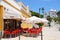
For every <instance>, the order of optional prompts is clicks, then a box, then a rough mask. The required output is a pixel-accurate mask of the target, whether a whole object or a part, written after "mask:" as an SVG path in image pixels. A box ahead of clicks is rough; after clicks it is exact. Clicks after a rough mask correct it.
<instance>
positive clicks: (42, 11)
mask: <svg viewBox="0 0 60 40" xmlns="http://www.w3.org/2000/svg"><path fill="white" fill-rule="evenodd" d="M41 10H42V13H43V17H44V10H45V9H44V8H42V9H41Z"/></svg>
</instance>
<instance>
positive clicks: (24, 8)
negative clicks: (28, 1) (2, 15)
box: [18, 2, 31, 15]
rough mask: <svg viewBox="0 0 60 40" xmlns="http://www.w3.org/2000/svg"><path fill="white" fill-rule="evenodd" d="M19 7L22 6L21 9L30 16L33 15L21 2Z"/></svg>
mask: <svg viewBox="0 0 60 40" xmlns="http://www.w3.org/2000/svg"><path fill="white" fill-rule="evenodd" d="M18 5H19V6H21V9H22V10H24V11H25V12H26V13H27V14H28V15H31V13H30V12H29V9H28V7H27V6H25V5H24V4H23V3H22V2H19V3H18Z"/></svg>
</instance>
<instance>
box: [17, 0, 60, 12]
mask: <svg viewBox="0 0 60 40" xmlns="http://www.w3.org/2000/svg"><path fill="white" fill-rule="evenodd" d="M16 1H17V2H20V1H22V2H23V4H24V5H26V6H27V5H28V6H29V9H30V10H32V11H35V12H39V8H44V9H45V11H46V12H48V11H49V10H50V9H55V10H57V11H59V10H60V0H16ZM41 11H42V10H41Z"/></svg>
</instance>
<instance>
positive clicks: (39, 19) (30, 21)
mask: <svg viewBox="0 0 60 40" xmlns="http://www.w3.org/2000/svg"><path fill="white" fill-rule="evenodd" d="M25 22H27V23H41V22H43V23H44V22H48V21H47V20H46V19H43V18H38V17H35V16H33V17H30V18H27V19H26V21H25Z"/></svg>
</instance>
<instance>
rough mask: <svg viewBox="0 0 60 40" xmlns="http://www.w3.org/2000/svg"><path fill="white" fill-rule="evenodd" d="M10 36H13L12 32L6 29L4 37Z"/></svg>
mask: <svg viewBox="0 0 60 40" xmlns="http://www.w3.org/2000/svg"><path fill="white" fill-rule="evenodd" d="M10 34H11V32H10V31H9V30H7V29H6V30H4V35H3V37H7V38H9V37H10Z"/></svg>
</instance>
